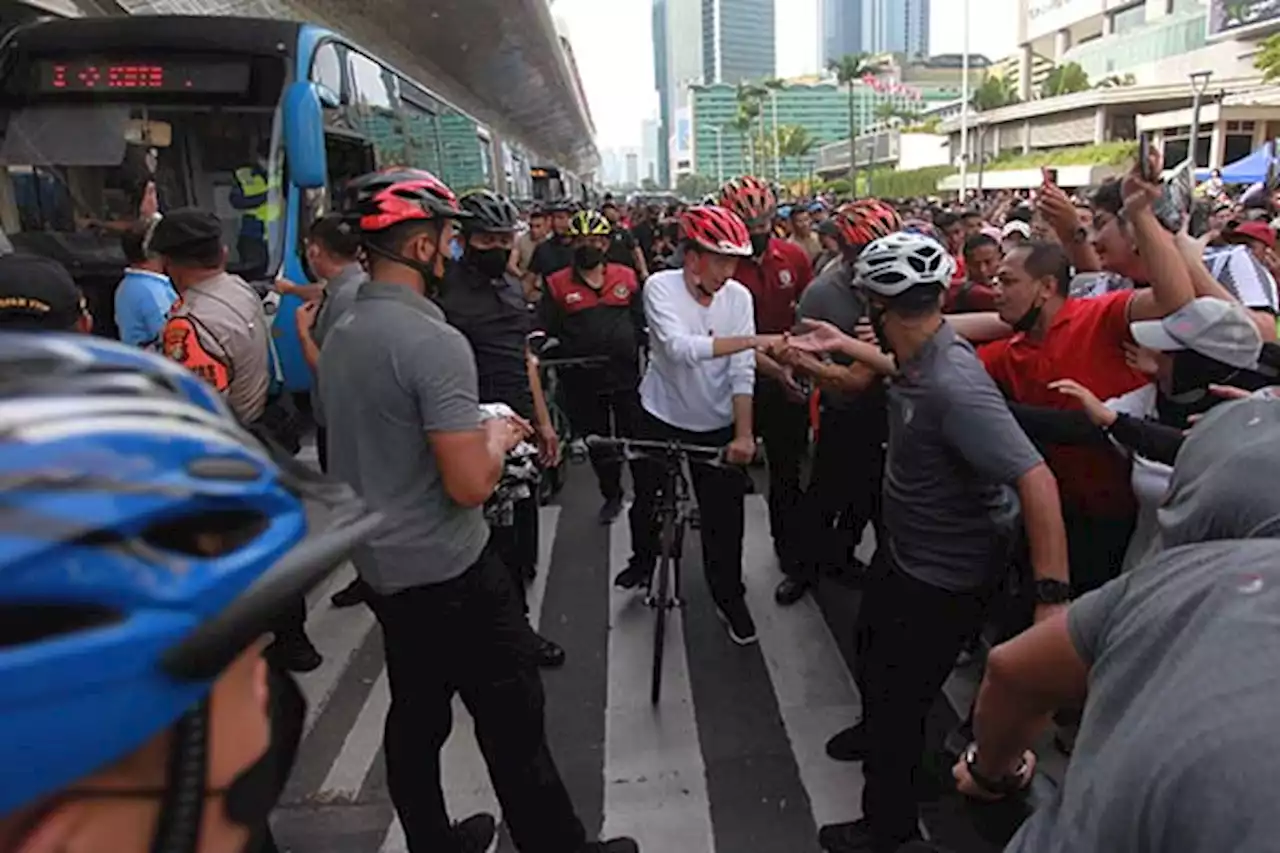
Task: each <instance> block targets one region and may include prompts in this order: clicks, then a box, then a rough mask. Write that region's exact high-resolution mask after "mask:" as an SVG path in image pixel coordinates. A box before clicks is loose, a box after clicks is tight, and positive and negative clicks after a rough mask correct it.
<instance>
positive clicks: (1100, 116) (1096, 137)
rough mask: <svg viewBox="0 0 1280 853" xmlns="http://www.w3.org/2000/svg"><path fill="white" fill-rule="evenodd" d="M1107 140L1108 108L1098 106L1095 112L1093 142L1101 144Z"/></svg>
mask: <svg viewBox="0 0 1280 853" xmlns="http://www.w3.org/2000/svg"><path fill="white" fill-rule="evenodd" d="M1106 141H1107V108H1106V107H1098V108H1097V109H1096V110H1094V112H1093V144H1094V145H1101V144H1102V143H1104V142H1106Z"/></svg>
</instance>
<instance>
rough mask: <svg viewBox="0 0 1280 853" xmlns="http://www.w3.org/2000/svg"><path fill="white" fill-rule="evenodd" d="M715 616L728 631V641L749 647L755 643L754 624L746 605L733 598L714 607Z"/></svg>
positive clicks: (739, 599)
mask: <svg viewBox="0 0 1280 853" xmlns="http://www.w3.org/2000/svg"><path fill="white" fill-rule="evenodd" d="M716 615H717V616H719V617H720V621H721V622H723V623H724V624H725V626H726V627H727V628H728V629H729V639H730V640H733V641H734V642H735V643H737V644H738V645H740V646H749V645H751V644H752V643H754V642H755V641H756V639H757V638H756V623H755V620H753V619H752V618H751V611H750V610H748V609H747V603H746V602H745V601H743V600H742V599H741V598H735V599H734V600H733V601H730V602H727V603H726V604H720V605H716Z"/></svg>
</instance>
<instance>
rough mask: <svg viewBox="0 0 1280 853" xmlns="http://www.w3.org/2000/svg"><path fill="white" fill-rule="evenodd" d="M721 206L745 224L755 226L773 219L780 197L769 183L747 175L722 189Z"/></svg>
mask: <svg viewBox="0 0 1280 853" xmlns="http://www.w3.org/2000/svg"><path fill="white" fill-rule="evenodd" d="M720 206H721V207H724V208H728V209H729V210H732V211H733V212H734V213H736V214H738V216H740V217H741V218H742V221H743V222H747V223H750V224H752V225H755V224H759V223H760V222H761V221H766V220H771V219H773V215H774V213H776V212H777V210H778V197H777V196H776V195H774V193H773V189H772V188H771V187H770V186H769V185H768V184H767V183H765V182H764V181H762V180H760V179H759V178H756V177H753V176H751V175H747V176H745V177H741V178H736V179H734V180H732V181H730V182H729V183H727V184H725V185H724V186H723V187H722V188H721V189H720Z"/></svg>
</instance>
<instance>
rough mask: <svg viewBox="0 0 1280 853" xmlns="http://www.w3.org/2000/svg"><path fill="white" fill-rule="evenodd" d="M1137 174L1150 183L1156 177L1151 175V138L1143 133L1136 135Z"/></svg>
mask: <svg viewBox="0 0 1280 853" xmlns="http://www.w3.org/2000/svg"><path fill="white" fill-rule="evenodd" d="M1138 174H1140V175H1142V179H1143V180H1144V181H1149V182H1151V183H1154V182H1155V181H1156V179H1157V177H1158V176H1156V175H1153V174H1151V137H1150V136H1148V135H1147V134H1145V133H1140V134H1138Z"/></svg>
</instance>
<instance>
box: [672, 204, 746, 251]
mask: <svg viewBox="0 0 1280 853" xmlns="http://www.w3.org/2000/svg"><path fill="white" fill-rule="evenodd" d="M680 229H681V231H683V232H684V237H685V239H686V240H690V241H692V242H693V243H694V244H695V245H697V247H698V248H699V249H702V250H703V251H705V252H711V253H712V254H716V255H732V256H734V257H738V258H749V257H751V235H750V234H748V233H747V226H746V225H745V224H743V222H742V220H741V219H740V218H739V217H738V215H737V214H736V213H734V212H733V211H732V210H725V209H724V208H723V207H716V206H714V205H706V206H703V207H691V208H689V209H688V210H686V211H685V212H684V213H683V214H682V215H681V216H680Z"/></svg>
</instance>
